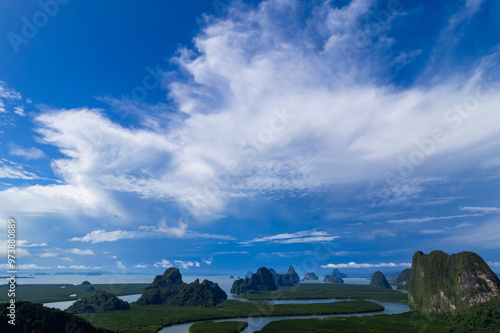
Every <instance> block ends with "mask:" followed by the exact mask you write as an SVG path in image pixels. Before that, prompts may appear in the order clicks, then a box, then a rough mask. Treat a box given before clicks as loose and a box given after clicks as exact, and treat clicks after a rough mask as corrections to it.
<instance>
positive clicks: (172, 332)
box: [158, 300, 410, 333]
mask: <svg viewBox="0 0 500 333" xmlns="http://www.w3.org/2000/svg"><path fill="white" fill-rule="evenodd" d="M328 301H329V302H338V300H316V301H311V302H310V303H328ZM279 302H280V303H275V304H298V303H303V301H297V300H289V301H279ZM371 302H374V303H378V304H380V305H382V306H383V307H384V308H385V310H384V311H382V312H372V313H358V314H349V315H322V316H283V317H261V318H231V319H223V320H214V321H216V322H221V321H244V322H247V323H248V327H247V328H246V329H245V330H244V331H243V332H242V333H253V332H255V331H259V330H260V329H262V328H263V327H264V326H266V325H267V324H269V323H270V322H272V321H276V320H284V319H312V318H318V319H324V318H332V317H360V316H373V315H377V314H398V313H403V312H408V311H410V307H409V306H408V305H404V304H396V303H388V302H378V301H371ZM191 325H193V323H187V324H181V325H174V326H169V327H164V328H163V329H161V330H160V331H158V333H188V332H189V327H191Z"/></svg>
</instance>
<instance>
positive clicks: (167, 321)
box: [81, 301, 384, 333]
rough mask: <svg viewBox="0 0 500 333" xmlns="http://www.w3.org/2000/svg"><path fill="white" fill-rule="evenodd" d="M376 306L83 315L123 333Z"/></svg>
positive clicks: (226, 306)
mask: <svg viewBox="0 0 500 333" xmlns="http://www.w3.org/2000/svg"><path fill="white" fill-rule="evenodd" d="M383 310H384V308H383V307H382V306H381V305H379V304H376V303H373V302H367V301H352V302H351V301H349V302H335V303H319V304H280V305H265V304H257V303H253V302H239V301H225V302H223V303H222V304H221V305H219V306H217V307H209V308H202V307H188V306H185V307H176V306H169V305H136V304H134V303H132V304H131V309H130V310H124V311H107V312H101V313H96V314H82V315H81V317H82V318H84V319H87V320H88V321H89V322H90V323H92V325H94V326H96V327H101V328H107V329H110V330H117V331H120V332H124V333H132V332H143V333H146V332H148V333H153V332H156V331H157V330H158V329H160V328H161V327H163V326H169V325H174V324H181V323H186V322H191V321H204V320H214V319H230V318H238V317H272V316H295V315H320V314H323V315H327V314H349V313H364V312H377V311H383Z"/></svg>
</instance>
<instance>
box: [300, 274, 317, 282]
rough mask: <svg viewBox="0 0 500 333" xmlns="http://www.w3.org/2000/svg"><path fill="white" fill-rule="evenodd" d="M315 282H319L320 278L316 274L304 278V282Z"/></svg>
mask: <svg viewBox="0 0 500 333" xmlns="http://www.w3.org/2000/svg"><path fill="white" fill-rule="evenodd" d="M315 280H318V277H317V276H316V274H314V273H307V274H306V275H304V278H303V279H302V281H315Z"/></svg>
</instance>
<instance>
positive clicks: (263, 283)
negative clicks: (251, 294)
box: [231, 267, 278, 295]
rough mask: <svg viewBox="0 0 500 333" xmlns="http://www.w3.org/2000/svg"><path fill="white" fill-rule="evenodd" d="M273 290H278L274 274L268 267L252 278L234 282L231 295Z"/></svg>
mask: <svg viewBox="0 0 500 333" xmlns="http://www.w3.org/2000/svg"><path fill="white" fill-rule="evenodd" d="M271 290H278V287H277V286H276V282H275V279H274V277H273V274H272V273H271V272H270V271H269V270H268V269H267V268H266V267H261V268H259V269H258V270H257V273H254V274H252V276H251V277H249V278H245V279H239V280H236V281H234V283H233V286H232V287H231V294H236V295H240V294H243V293H246V292H248V291H271Z"/></svg>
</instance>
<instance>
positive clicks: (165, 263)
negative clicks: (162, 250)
mask: <svg viewBox="0 0 500 333" xmlns="http://www.w3.org/2000/svg"><path fill="white" fill-rule="evenodd" d="M153 266H154V267H162V268H170V267H173V266H174V265H172V263H171V262H170V261H169V260H166V259H162V260H161V261H159V262H155V263H154V265H153Z"/></svg>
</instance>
